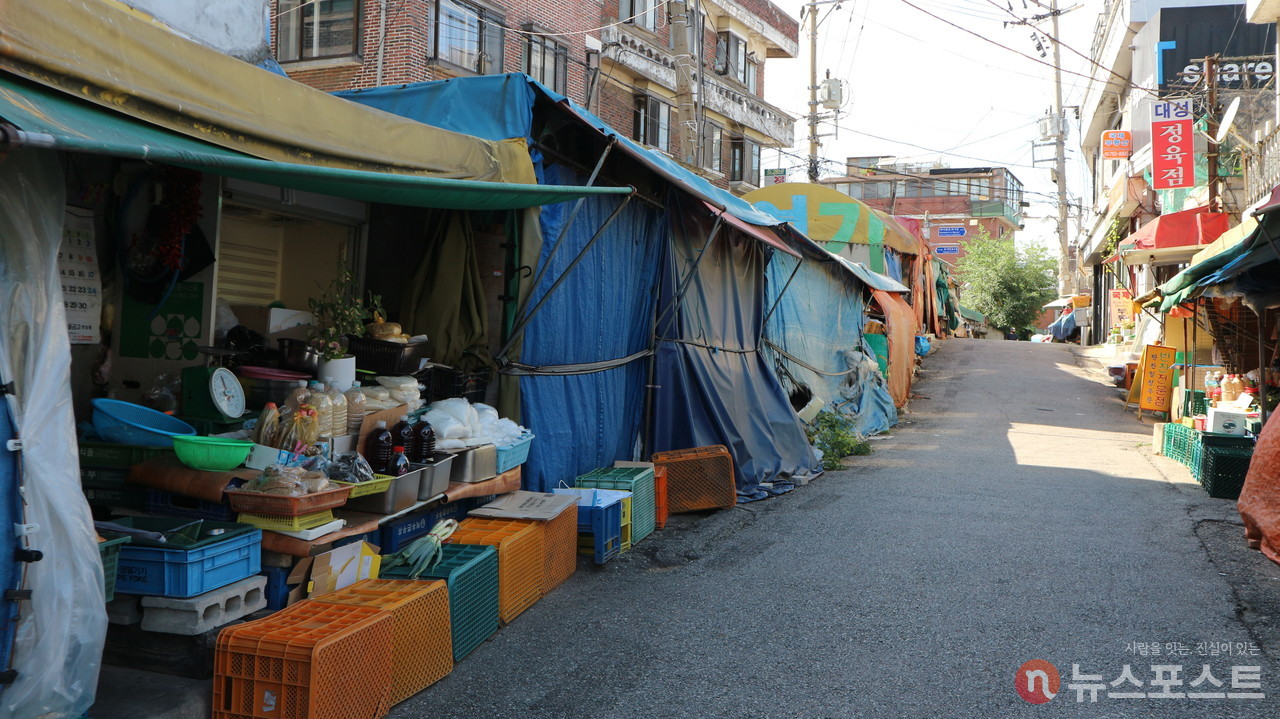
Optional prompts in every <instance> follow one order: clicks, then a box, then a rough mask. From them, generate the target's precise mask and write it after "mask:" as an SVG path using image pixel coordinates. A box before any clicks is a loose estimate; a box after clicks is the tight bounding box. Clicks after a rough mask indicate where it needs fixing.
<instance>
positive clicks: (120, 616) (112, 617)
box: [107, 594, 142, 626]
mask: <svg viewBox="0 0 1280 719" xmlns="http://www.w3.org/2000/svg"><path fill="white" fill-rule="evenodd" d="M140 599H142V598H141V597H139V596H137V595H136V594H117V595H116V598H115V599H112V600H111V601H109V602H107V621H109V622H111V623H112V624H123V625H126V626H127V625H129V624H137V623H138V622H140V621H142V604H141V602H140V601H139V600H140Z"/></svg>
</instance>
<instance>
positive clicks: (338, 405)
mask: <svg viewBox="0 0 1280 719" xmlns="http://www.w3.org/2000/svg"><path fill="white" fill-rule="evenodd" d="M324 393H325V394H326V395H328V396H329V401H330V402H331V403H333V417H331V418H330V420H329V421H330V422H332V423H333V436H334V437H341V436H343V435H346V434H349V432H347V397H346V395H344V394H342V392H340V391H338V386H337V385H335V384H334V383H333V378H332V377H329V378H326V379H325V381H324Z"/></svg>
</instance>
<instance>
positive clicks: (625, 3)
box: [618, 0, 660, 32]
mask: <svg viewBox="0 0 1280 719" xmlns="http://www.w3.org/2000/svg"><path fill="white" fill-rule="evenodd" d="M659 2H660V0H622V1H621V2H620V3H619V4H618V12H619V13H620V14H621V15H622V21H623V22H625V23H628V24H631V25H635V26H636V27H642V28H644V29H645V30H648V31H650V32H653V29H654V28H655V27H657V15H658V12H657V10H656V9H655V8H654V6H655V5H657V4H659Z"/></svg>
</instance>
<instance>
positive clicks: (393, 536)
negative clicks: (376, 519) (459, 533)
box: [375, 497, 492, 554]
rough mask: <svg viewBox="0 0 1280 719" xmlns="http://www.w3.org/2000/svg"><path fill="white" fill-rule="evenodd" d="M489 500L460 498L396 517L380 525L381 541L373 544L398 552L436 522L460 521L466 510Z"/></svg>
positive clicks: (385, 551) (384, 551) (490, 498)
mask: <svg viewBox="0 0 1280 719" xmlns="http://www.w3.org/2000/svg"><path fill="white" fill-rule="evenodd" d="M490 501H492V497H482V498H479V499H476V498H469V499H460V500H458V501H456V502H450V503H448V504H445V505H441V506H440V507H437V508H436V509H432V510H428V511H425V512H414V513H413V514H407V515H405V516H403V517H397V518H395V519H393V520H391V521H389V522H387V523H386V524H384V525H382V527H381V528H380V532H381V540H382V541H381V542H375V544H377V545H378V546H379V547H380V548H381V549H382V553H383V554H391V553H393V552H398V551H400V550H401V549H403V548H404V546H405V545H406V544H408V543H409V542H412V541H413V540H415V539H417V538H418V537H421V536H422V535H424V534H426V533H427V532H430V531H431V528H432V527H434V526H436V523H437V522H443V521H444V520H446V519H456V520H459V521H461V520H463V519H465V518H466V516H467V512H470V511H471V510H473V509H475V508H476V507H479V506H481V505H482V504H487V503H488V502H490Z"/></svg>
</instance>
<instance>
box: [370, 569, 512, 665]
mask: <svg viewBox="0 0 1280 719" xmlns="http://www.w3.org/2000/svg"><path fill="white" fill-rule="evenodd" d="M440 553H441V559H440V563H439V564H437V565H435V566H433V567H430V568H428V569H427V571H425V572H423V573H422V574H421V575H419V577H418V578H419V579H443V580H445V583H446V584H448V585H449V624H450V632H451V634H452V635H453V660H454V661H455V662H460V661H462V659H463V658H464V657H466V656H467V655H468V654H470V653H471V651H472V650H474V649H475V648H476V647H478V646H480V645H481V644H483V643H484V641H485V640H486V639H488V638H489V637H491V636H493V633H494V632H496V631H498V551H497V550H496V549H494V548H493V547H490V546H487V545H479V544H446V545H444V546H443V547H441V550H440ZM381 576H382V578H383V579H408V578H409V568H408V567H403V566H401V567H393V568H391V569H388V570H385V571H383V572H382V574H381Z"/></svg>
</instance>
